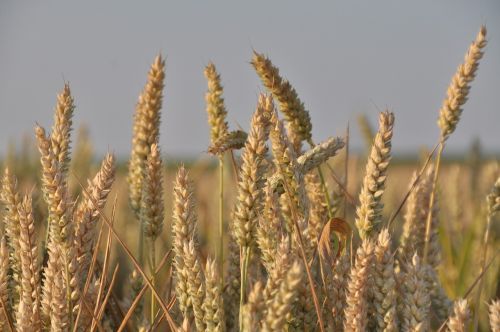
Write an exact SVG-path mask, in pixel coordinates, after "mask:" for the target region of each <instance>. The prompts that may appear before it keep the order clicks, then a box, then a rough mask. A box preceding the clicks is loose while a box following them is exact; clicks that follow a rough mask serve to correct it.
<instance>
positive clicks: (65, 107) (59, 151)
mask: <svg viewBox="0 0 500 332" xmlns="http://www.w3.org/2000/svg"><path fill="white" fill-rule="evenodd" d="M74 110H75V104H74V100H73V97H72V96H71V91H70V88H69V84H67V83H66V84H65V85H64V89H63V90H62V92H61V93H60V94H59V95H58V96H57V104H56V108H55V111H54V125H53V126H52V132H51V134H50V141H51V148H52V153H53V154H54V157H55V158H56V160H57V162H58V163H59V165H60V166H59V169H60V171H61V173H62V174H63V176H65V175H66V173H67V171H68V168H69V164H70V159H71V158H70V144H71V138H70V134H71V129H72V128H71V126H72V124H73V121H72V118H73V112H74Z"/></svg>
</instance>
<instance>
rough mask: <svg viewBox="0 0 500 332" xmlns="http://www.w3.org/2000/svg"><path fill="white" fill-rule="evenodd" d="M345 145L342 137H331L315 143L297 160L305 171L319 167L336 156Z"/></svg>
mask: <svg viewBox="0 0 500 332" xmlns="http://www.w3.org/2000/svg"><path fill="white" fill-rule="evenodd" d="M344 146H345V142H344V139H343V138H341V137H330V138H328V139H327V140H325V141H323V142H321V143H319V144H317V145H315V146H314V147H313V148H312V149H310V150H308V151H306V152H304V153H303V154H302V155H301V156H300V157H298V158H297V161H298V163H299V165H300V167H301V169H302V171H303V172H304V173H308V172H310V171H312V170H313V169H315V168H317V167H318V166H320V165H321V164H323V163H324V162H326V161H327V160H328V159H329V158H331V157H334V156H335V155H336V154H337V153H338V152H339V151H340V150H341V149H342V148H343V147H344Z"/></svg>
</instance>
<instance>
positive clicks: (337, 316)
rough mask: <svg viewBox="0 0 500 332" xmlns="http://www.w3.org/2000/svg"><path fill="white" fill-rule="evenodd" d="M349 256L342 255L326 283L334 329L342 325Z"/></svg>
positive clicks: (349, 266)
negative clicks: (330, 278)
mask: <svg viewBox="0 0 500 332" xmlns="http://www.w3.org/2000/svg"><path fill="white" fill-rule="evenodd" d="M350 268H351V261H350V256H349V255H348V254H344V255H342V256H341V257H340V258H339V259H338V260H337V262H336V263H335V265H334V266H333V271H332V281H331V282H329V283H328V284H327V290H328V296H329V297H330V298H331V302H332V304H331V307H332V312H331V313H330V314H331V315H332V316H333V327H334V331H341V330H342V329H343V326H344V312H345V308H346V293H347V287H348V284H349V270H350Z"/></svg>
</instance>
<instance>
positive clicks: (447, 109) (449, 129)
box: [438, 26, 486, 143]
mask: <svg viewBox="0 0 500 332" xmlns="http://www.w3.org/2000/svg"><path fill="white" fill-rule="evenodd" d="M485 47H486V27H485V26H482V27H481V29H480V30H479V33H478V34H477V36H476V39H475V40H474V41H473V42H472V44H471V45H470V47H469V50H468V51H467V54H466V55H465V59H464V62H463V63H462V64H460V66H458V68H457V72H456V73H455V75H454V76H453V78H452V79H451V83H450V85H449V87H448V91H447V96H446V99H445V100H444V101H443V106H442V107H441V109H440V110H439V119H438V125H439V128H440V129H441V142H443V143H444V142H445V141H446V140H447V139H448V137H449V136H450V135H451V134H452V133H453V132H454V131H455V129H456V127H457V124H458V121H459V120H460V115H461V114H462V107H463V105H464V104H465V102H466V101H467V96H468V95H469V91H470V84H471V83H472V81H473V80H474V77H475V76H476V72H477V69H478V67H479V60H481V58H482V57H483V54H484V51H483V49H484V48H485Z"/></svg>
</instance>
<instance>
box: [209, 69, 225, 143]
mask: <svg viewBox="0 0 500 332" xmlns="http://www.w3.org/2000/svg"><path fill="white" fill-rule="evenodd" d="M204 73H205V77H206V78H207V83H208V91H207V93H206V94H205V101H206V103H207V114H208V123H209V124H210V138H211V142H212V144H214V143H215V142H216V141H217V140H218V139H219V138H220V137H223V136H225V135H226V134H227V133H228V131H229V129H228V125H227V122H226V116H227V111H226V107H225V106H224V98H222V93H223V92H224V91H223V88H222V85H221V79H220V75H219V74H218V73H217V69H216V68H215V65H214V64H213V63H212V62H210V63H209V64H208V65H207V66H206V67H205V71H204Z"/></svg>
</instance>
